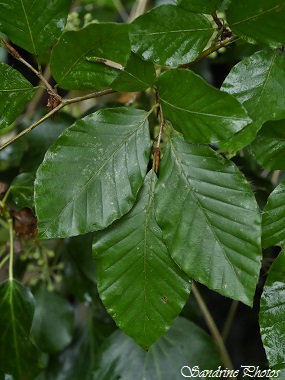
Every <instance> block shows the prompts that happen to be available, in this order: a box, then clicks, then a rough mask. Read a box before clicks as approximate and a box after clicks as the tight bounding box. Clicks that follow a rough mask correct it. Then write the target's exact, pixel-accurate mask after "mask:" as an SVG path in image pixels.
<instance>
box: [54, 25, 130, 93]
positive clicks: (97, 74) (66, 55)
mask: <svg viewBox="0 0 285 380" xmlns="http://www.w3.org/2000/svg"><path fill="white" fill-rule="evenodd" d="M129 55H130V42H129V36H128V25H126V24H115V23H103V24H90V25H88V26H86V27H85V28H83V29H81V30H78V31H69V32H65V33H63V34H62V36H61V37H60V39H59V41H58V43H57V44H56V45H55V46H54V48H53V49H52V55H51V72H52V75H53V77H54V79H55V80H56V81H57V83H58V85H59V87H62V88H64V89H66V90H76V89H79V90H94V89H96V90H100V89H103V88H104V87H106V86H109V85H110V84H111V83H112V82H113V81H114V79H115V78H116V77H117V76H118V75H119V73H120V70H119V69H116V68H113V67H111V66H109V65H107V64H104V63H103V62H99V61H97V58H99V59H106V60H110V61H112V62H115V63H117V64H119V65H122V66H125V65H126V64H127V60H128V57H129Z"/></svg>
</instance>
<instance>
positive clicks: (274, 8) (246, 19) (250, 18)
mask: <svg viewBox="0 0 285 380" xmlns="http://www.w3.org/2000/svg"><path fill="white" fill-rule="evenodd" d="M248 1H250V0H248ZM284 5H285V3H283V4H279V5H277V6H276V7H273V8H270V9H267V10H266V11H263V12H261V13H258V14H255V15H253V16H250V17H248V18H245V19H243V20H241V21H237V22H235V23H233V24H230V26H236V25H239V24H242V23H244V22H247V21H249V20H252V19H256V18H258V17H260V16H263V15H265V14H266V13H269V12H272V11H273V12H274V11H275V10H276V11H278V10H279V9H282V8H283V7H284Z"/></svg>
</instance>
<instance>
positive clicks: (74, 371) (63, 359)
mask: <svg viewBox="0 0 285 380" xmlns="http://www.w3.org/2000/svg"><path fill="white" fill-rule="evenodd" d="M93 350H94V339H93V331H92V327H91V323H90V322H89V321H88V320H87V322H85V324H84V326H80V327H79V328H77V329H76V331H75V334H74V339H73V341H72V343H71V344H70V345H69V346H68V347H67V348H66V349H65V350H64V351H62V352H60V353H59V354H58V355H53V356H51V357H50V359H49V363H48V368H47V369H46V370H45V372H44V373H43V374H42V377H40V378H39V379H38V378H37V379H36V380H79V379H80V380H91V379H92V377H91V376H92V369H93V362H94V359H93V357H94V351H93ZM108 380H110V379H108Z"/></svg>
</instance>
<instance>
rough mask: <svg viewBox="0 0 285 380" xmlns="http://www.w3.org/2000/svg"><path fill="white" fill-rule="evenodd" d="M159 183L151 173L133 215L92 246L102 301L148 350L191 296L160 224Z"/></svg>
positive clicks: (110, 228)
mask: <svg viewBox="0 0 285 380" xmlns="http://www.w3.org/2000/svg"><path fill="white" fill-rule="evenodd" d="M155 179H156V177H155V174H154V173H153V172H152V171H151V172H149V173H148V175H147V177H146V180H145V183H144V185H143V187H142V188H141V190H140V192H139V194H138V199H137V202H136V204H135V206H134V207H133V208H132V210H131V211H130V212H129V213H128V214H127V215H125V216H124V217H123V218H121V219H120V220H119V221H117V222H116V223H114V224H113V225H112V226H110V227H109V228H108V229H106V230H104V231H102V232H101V233H99V234H96V235H95V238H94V242H93V252H94V254H95V259H96V262H97V274H98V291H99V294H100V297H101V299H102V301H103V303H104V305H105V307H106V309H107V311H108V312H109V314H110V315H111V316H112V317H113V318H114V320H115V322H116V323H117V325H118V326H119V327H120V328H121V329H122V330H123V331H124V332H125V333H126V334H128V335H129V336H131V337H132V338H133V339H134V340H135V341H136V342H137V343H138V344H139V345H141V346H142V347H143V348H144V349H148V348H149V347H150V346H151V345H152V344H153V343H154V342H155V341H156V340H157V339H158V338H159V337H160V336H161V335H162V334H163V333H164V332H165V331H166V330H167V329H168V328H169V327H170V325H171V323H172V322H173V320H174V318H175V317H176V316H177V315H178V314H179V313H180V311H181V309H182V307H183V306H184V305H185V303H186V300H187V297H188V295H189V292H190V281H189V279H188V278H187V276H186V275H185V274H184V273H183V272H182V271H181V270H180V269H179V268H178V266H177V265H176V264H175V263H174V261H173V260H172V259H171V257H170V255H169V253H168V251H167V248H166V246H165V244H164V243H163V240H162V234H161V231H160V229H159V227H158V225H157V223H156V221H155V217H154V208H153V190H154V184H155ZM126 310H127V312H126Z"/></svg>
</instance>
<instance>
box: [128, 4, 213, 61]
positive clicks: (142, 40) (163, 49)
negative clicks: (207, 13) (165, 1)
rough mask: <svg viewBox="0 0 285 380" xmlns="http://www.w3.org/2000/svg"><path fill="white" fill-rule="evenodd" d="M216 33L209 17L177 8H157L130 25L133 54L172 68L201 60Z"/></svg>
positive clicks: (170, 6) (167, 6)
mask: <svg viewBox="0 0 285 380" xmlns="http://www.w3.org/2000/svg"><path fill="white" fill-rule="evenodd" d="M169 20H171V22H169ZM212 34H213V28H212V25H211V23H210V22H209V21H208V20H207V19H206V17H204V16H203V15H201V14H195V13H190V12H189V13H188V12H186V11H185V10H183V9H181V8H179V7H176V6H174V5H164V6H161V7H157V8H154V9H152V10H151V11H149V12H148V13H146V14H144V15H142V16H140V17H138V18H137V19H136V20H135V21H133V22H132V24H131V26H130V39H131V44H132V51H133V52H134V53H137V54H138V55H140V56H141V57H142V58H143V59H144V60H146V61H151V62H154V63H157V64H160V65H167V66H171V67H175V66H177V65H182V64H183V63H187V62H190V61H193V60H194V59H195V58H197V57H198V55H199V54H200V53H201V51H202V50H203V48H204V47H205V46H206V45H207V42H208V41H209V39H210V38H211V36H212ZM173 41H175V43H173Z"/></svg>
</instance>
